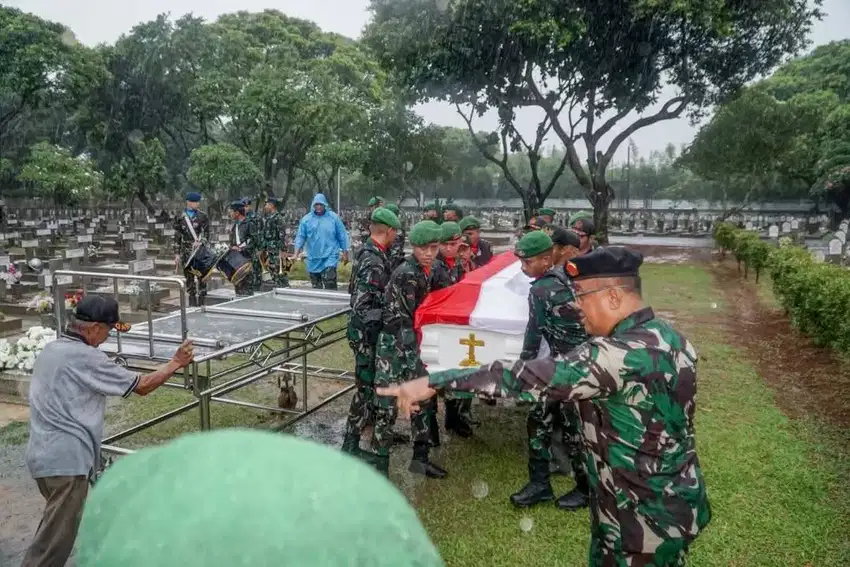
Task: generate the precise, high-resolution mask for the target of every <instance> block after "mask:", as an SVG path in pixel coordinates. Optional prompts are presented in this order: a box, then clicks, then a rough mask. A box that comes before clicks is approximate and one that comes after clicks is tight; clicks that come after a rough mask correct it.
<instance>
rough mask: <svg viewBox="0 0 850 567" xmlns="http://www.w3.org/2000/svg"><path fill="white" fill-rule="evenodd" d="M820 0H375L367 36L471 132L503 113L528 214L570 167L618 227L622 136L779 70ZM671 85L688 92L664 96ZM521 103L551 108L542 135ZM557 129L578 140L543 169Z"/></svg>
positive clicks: (502, 127)
mask: <svg viewBox="0 0 850 567" xmlns="http://www.w3.org/2000/svg"><path fill="white" fill-rule="evenodd" d="M819 6H820V1H816V2H814V5H813V6H810V5H809V3H808V2H807V0H776V1H773V2H757V3H752V2H733V1H731V0H727V1H722V0H721V1H717V2H658V1H656V0H604V1H602V2H599V1H590V0H529V1H525V2H510V1H507V0H503V1H497V2H493V1H492V0H457V1H455V2H452V3H450V4H448V5H447V6H445V5H441V4H440V3H436V2H433V1H432V0H373V1H372V5H371V7H372V11H373V13H374V18H373V21H372V22H371V23H370V25H369V26H368V28H367V30H366V39H367V41H368V42H369V43H370V44H371V45H372V47H373V48H374V50H375V51H376V53H377V54H378V56H379V58H380V60H381V62H382V64H383V65H385V66H386V67H387V68H389V69H391V70H392V71H393V72H395V73H396V74H398V76H399V77H400V78H401V80H402V81H403V82H404V84H405V85H407V86H408V87H410V88H411V90H412V91H413V92H414V93H415V94H416V96H417V97H418V98H419V99H420V100H428V99H439V100H447V101H449V102H452V103H454V104H455V105H457V109H458V112H461V113H462V115H463V116H464V119H465V120H466V121H467V124H468V126H469V129H470V131H473V129H472V120H473V118H474V117H475V116H476V115H478V116H480V115H481V114H483V113H484V112H485V111H486V110H487V109H495V110H496V111H497V112H498V116H499V131H498V132H497V133H494V134H495V136H494V137H495V138H496V139H497V140H499V141H500V142H501V145H502V152H501V156H496V155H493V154H490V153H487V154H485V155H486V156H487V159H489V160H490V161H492V162H493V163H495V164H496V165H498V166H499V167H500V168H501V170H502V172H503V174H504V176H505V178H506V179H507V180H508V181H509V182H510V184H511V185H512V186H513V187H514V189H515V190H516V191H517V192H518V193H519V194H520V195H521V196H522V197H523V200H524V202H525V208H526V215H529V214H531V213H532V212H533V209H535V208H536V207H537V206H538V205H539V204H540V203H542V201H543V200H545V198H546V197H547V196H548V195H549V194H550V193H551V191H552V189H553V188H554V183H555V181H556V180H557V176H558V175H560V172H562V171H563V170H564V168H565V167H569V168H570V170H571V172H572V173H573V175H574V176H575V177H576V179H577V180H578V181H579V183H580V184H581V186H582V188H583V190H584V192H585V195H586V196H587V198H588V199H589V200H590V202H591V204H592V205H593V208H594V217H595V220H596V225H597V227H598V228H599V230H600V231H601V232H602V233H603V235H605V234H607V219H608V205H609V203H610V202H611V200H612V199H613V198H614V194H613V191H612V188H611V186H610V185H609V183H608V180H607V179H606V172H607V169H608V166H609V165H610V164H611V161H612V160H613V158H614V154H615V153H616V151H617V150H618V149H619V147H620V146H621V145H622V143H623V142H625V141H626V140H628V139H629V137H631V136H632V135H633V134H634V133H635V132H636V131H638V130H639V129H641V128H645V127H647V126H650V125H652V124H655V123H658V122H660V121H662V120H670V119H674V118H678V117H680V116H683V115H684V114H685V113H686V112H687V113H690V115H691V116H699V115H700V114H701V113H702V112H703V111H704V109H706V108H708V107H709V106H710V105H712V104H715V103H718V102H720V101H723V100H724V99H725V98H726V97H728V96H729V95H730V94H732V93H734V92H735V91H737V90H738V89H739V88H740V87H742V86H743V85H744V84H745V83H746V82H748V81H750V80H751V79H753V78H755V77H758V76H760V75H763V74H764V73H767V72H769V71H770V70H771V69H773V67H774V66H775V65H776V64H778V63H779V62H780V61H781V59H782V58H783V57H784V56H785V55H787V54H790V53H796V52H797V51H799V50H800V49H801V48H802V47H803V46H804V45H805V44H806V39H805V38H806V36H807V34H808V31H809V29H810V27H811V22H812V20H814V19H815V18H817V17H819V16H820V12H819V10H818V8H819ZM443 8H444V9H443ZM665 85H667V86H669V87H671V88H672V90H673V91H674V92H675V94H674V95H673V96H671V97H670V98H668V99H666V100H663V101H662V100H659V98H660V96H661V94H662V87H663V86H665ZM658 103H660V108H658V109H657V110H654V109H653V110H650V109H651V107H653V105H656V104H658ZM464 105H466V106H464ZM466 108H469V109H470V110H465V109H466ZM521 108H537V109H539V110H540V111H542V112H543V116H544V117H543V119H542V120H541V121H540V123H539V124H538V128H537V131H536V133H535V136H534V137H533V138H532V139H526V138H525V137H524V136H522V135H521V133H520V132H519V131H518V129H517V128H516V127H515V117H516V112H517V111H518V110H519V109H521ZM635 114H640V115H641V116H640V117H639V118H634V115H635ZM550 131H551V132H554V133H555V134H556V135H557V136H558V138H559V139H560V141H561V142H562V143H563V144H564V147H565V149H566V152H565V154H564V159H563V162H562V164H561V167H560V169H559V170H556V172H555V174H556V176H555V177H553V178H552V179H549V180H541V179H540V177H539V170H538V166H539V161H540V152H541V146H542V142H543V139H544V138H545V136H546V135H547V134H548V133H549V132H550ZM615 132H617V133H616V134H615ZM606 138H610V141H608V142H607V143H605V139H606ZM579 143H582V144H583V145H584V150H585V153H586V156H587V158H586V160H585V162H584V163H583V162H582V160H581V158H580V157H579V154H578V149H577V147H578V144H579ZM511 151H515V152H517V151H522V152H523V153H524V154H525V155H526V157H527V159H528V162H529V166H530V168H531V172H532V181H531V183H530V186H529V187H522V186H521V185H520V184H519V182H518V180H516V179H515V178H514V177H513V175H512V173H511V172H510V170H509V169H508V167H507V154H508V153H509V152H511Z"/></svg>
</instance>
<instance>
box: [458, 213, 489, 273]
mask: <svg viewBox="0 0 850 567" xmlns="http://www.w3.org/2000/svg"><path fill="white" fill-rule="evenodd" d="M458 224H459V225H460V230H461V231H463V233H464V234H465V235H467V236H469V245H470V248H471V249H472V263H473V264H474V265H475V267H476V268H480V267H481V266H486V265H487V263H488V262H490V260H492V259H493V248H492V246H491V245H490V243H489V242H487V241H486V240H484V239H483V238H481V222H480V221H479V220H478V219H477V218H475V217H463V218H462V219H461V220H460V222H459V223H458Z"/></svg>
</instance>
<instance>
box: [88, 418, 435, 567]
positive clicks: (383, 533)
mask: <svg viewBox="0 0 850 567" xmlns="http://www.w3.org/2000/svg"><path fill="white" fill-rule="evenodd" d="M168 526H171V527H172V528H174V529H168ZM75 564H76V565H77V567H106V566H119V565H120V566H121V567H149V566H152V565H155V566H156V567H233V566H235V565H280V566H281V567H285V566H288V565H299V566H300V565H304V566H307V565H322V566H325V567H342V566H348V565H352V564H357V565H369V566H370V567H371V566H375V567H413V566H422V567H443V565H444V563H443V561H442V560H441V559H440V555H439V553H438V552H437V550H436V549H435V548H434V545H433V544H432V543H431V541H430V539H429V538H428V535H427V533H426V532H425V529H424V528H423V527H422V524H421V523H420V522H419V519H418V517H417V515H416V511H415V510H414V509H413V508H412V507H411V506H410V504H408V502H407V500H406V499H405V498H404V496H403V495H402V494H401V493H400V492H399V491H398V490H397V489H396V488H395V487H394V486H393V485H392V484H390V482H389V481H388V480H387V479H385V478H383V477H381V476H380V475H379V474H378V473H377V472H375V470H374V469H372V468H371V467H369V466H367V465H365V464H363V463H362V462H360V461H359V460H357V459H354V458H352V457H350V456H348V455H345V454H344V453H342V452H340V451H338V450H334V449H332V448H330V447H326V446H323V445H320V444H318V443H312V442H310V441H306V440H303V439H298V438H296V437H293V436H289V435H280V434H273V433H266V432H260V431H249V430H244V429H226V430H219V431H214V432H208V433H196V434H192V435H186V436H183V437H180V438H178V439H176V440H175V441H172V442H170V443H167V444H165V445H161V446H158V447H152V448H148V449H143V450H141V451H139V452H137V453H134V454H132V455H128V456H126V457H122V458H121V459H120V460H119V461H117V462H116V463H115V464H114V465H113V466H112V467H110V468H109V469H107V470H106V472H105V473H104V474H103V476H102V477H101V479H100V480H99V481H98V483H97V485H96V486H95V487H94V488H93V489H92V491H91V493H90V494H89V496H88V500H87V501H86V506H85V510H84V512H83V519H82V524H81V526H80V531H79V536H78V538H77V554H76V561H75Z"/></svg>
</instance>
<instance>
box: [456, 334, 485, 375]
mask: <svg viewBox="0 0 850 567" xmlns="http://www.w3.org/2000/svg"><path fill="white" fill-rule="evenodd" d="M458 342H460V344H462V345H463V346H466V347H469V352H467V353H466V358H464V359H463V360H461V361H460V366H462V367H468V366H480V364H479V363H478V361H477V360H475V347H477V346H484V341H476V340H475V333H469V338H466V339H461V340H460V341H458Z"/></svg>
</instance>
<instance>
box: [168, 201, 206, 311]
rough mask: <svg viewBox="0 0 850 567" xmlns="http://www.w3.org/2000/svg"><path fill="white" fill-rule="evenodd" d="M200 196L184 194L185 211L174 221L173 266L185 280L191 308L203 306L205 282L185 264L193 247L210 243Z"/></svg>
mask: <svg viewBox="0 0 850 567" xmlns="http://www.w3.org/2000/svg"><path fill="white" fill-rule="evenodd" d="M200 206H201V194H200V193H196V192H194V191H192V192H190V193H187V194H186V209H185V210H184V211H183V214H181V215H178V216H177V217H176V218H175V219H174V227H173V228H174V264H175V265H176V267H177V271H178V273H180V272H182V273H183V277H184V278H185V279H186V294H187V295H188V296H189V305H190V306H192V307H195V306H198V305H203V304H204V299H205V298H206V296H207V282H204V281H201V282H198V278H196V277H195V274H194V273H192V272H191V271H190V270H189V269H188V268H187V267H186V262H188V261H189V256H191V255H192V252H193V251H194V249H195V247H196V246H198V245H199V244H201V243H208V242H209V241H210V221H209V218H207V215H206V214H205V213H204V212H203V211H201V210H200V209H199V207H200Z"/></svg>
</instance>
